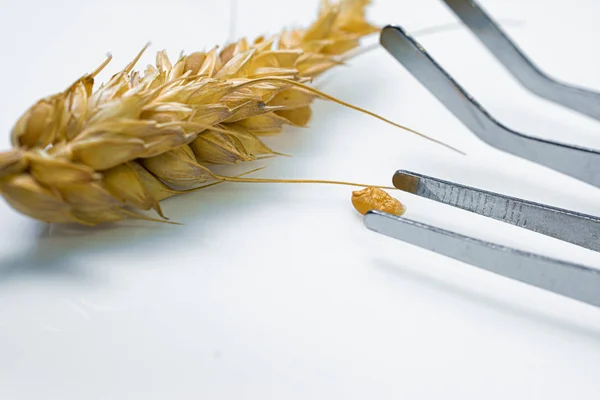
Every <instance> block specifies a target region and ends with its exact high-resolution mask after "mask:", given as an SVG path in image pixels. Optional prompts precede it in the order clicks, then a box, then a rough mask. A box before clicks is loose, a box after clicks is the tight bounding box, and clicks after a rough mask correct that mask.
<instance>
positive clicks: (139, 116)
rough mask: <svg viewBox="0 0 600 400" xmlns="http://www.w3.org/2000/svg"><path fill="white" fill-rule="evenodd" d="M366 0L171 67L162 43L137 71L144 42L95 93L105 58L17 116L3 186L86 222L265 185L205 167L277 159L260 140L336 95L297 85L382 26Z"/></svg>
mask: <svg viewBox="0 0 600 400" xmlns="http://www.w3.org/2000/svg"><path fill="white" fill-rule="evenodd" d="M368 3H369V0H340V1H338V2H336V3H330V2H329V1H324V2H323V5H322V8H321V10H320V13H319V17H318V18H317V20H316V21H315V22H314V23H313V24H312V25H310V26H309V27H308V28H307V29H305V30H291V31H284V32H283V33H281V34H278V35H275V36H273V37H259V38H257V39H256V40H254V41H253V42H251V43H250V42H248V41H247V40H246V39H242V40H240V41H238V42H235V43H231V44H229V45H228V46H226V47H224V48H223V49H222V50H220V51H218V49H217V48H214V49H212V50H210V51H208V52H195V53H191V54H189V55H182V56H181V57H180V58H179V59H178V60H177V61H176V62H175V63H174V64H173V63H171V61H170V60H169V58H168V57H167V55H166V53H165V52H164V51H161V52H158V53H157V55H156V66H148V67H147V68H146V70H145V71H144V72H143V73H142V72H138V71H134V67H135V65H136V63H137V62H138V60H139V58H140V56H141V55H142V52H143V51H144V50H146V48H144V49H143V50H142V52H140V54H138V55H137V56H136V58H135V59H134V60H133V61H132V62H131V63H129V64H128V65H127V66H126V67H125V68H124V69H123V70H122V71H120V72H118V73H117V74H115V75H113V76H112V77H111V78H110V80H109V81H108V82H107V83H106V84H104V85H102V86H101V87H99V88H98V89H96V90H94V89H93V86H94V78H95V76H96V75H97V74H98V73H99V72H100V71H102V70H103V69H104V68H105V67H106V66H107V64H108V62H109V61H110V57H109V58H108V59H107V60H106V61H105V62H103V63H102V65H100V66H99V67H98V68H97V69H96V70H95V71H93V72H92V73H90V74H87V75H84V76H83V77H81V78H80V79H78V80H77V81H75V82H74V83H73V84H72V85H71V86H69V87H68V88H67V89H66V90H64V91H62V92H60V93H57V94H55V95H52V96H49V97H46V98H44V99H42V100H39V101H38V102H37V103H36V104H34V105H33V106H32V107H31V108H30V109H29V110H27V111H26V112H25V113H24V114H23V115H22V116H21V118H20V119H19V120H18V121H17V123H16V124H15V126H14V129H13V131H12V135H11V138H12V144H13V149H12V150H9V151H7V152H4V153H0V193H1V194H2V196H3V197H4V198H5V199H6V201H7V202H8V203H9V204H10V205H11V206H12V207H13V208H15V209H16V210H18V211H19V212H21V213H24V214H26V215H28V216H30V217H32V218H35V219H38V220H42V221H46V222H76V223H81V224H87V225H95V224H98V223H102V222H110V221H118V220H122V219H126V218H139V219H147V220H155V219H154V218H150V217H147V216H146V215H145V214H143V213H141V211H147V210H151V209H154V210H155V211H156V212H157V213H158V215H159V216H161V217H162V218H165V216H164V214H163V212H162V210H161V208H160V205H159V202H160V201H161V200H164V199H166V198H168V197H171V196H173V195H176V194H179V193H185V192H189V191H191V190H195V188H197V187H198V186H200V187H204V186H206V185H211V184H214V183H215V182H225V181H229V182H233V181H235V182H268V181H271V180H264V179H263V180H261V179H250V178H242V177H239V176H238V177H225V176H220V175H217V174H215V173H213V172H212V171H211V169H210V167H211V166H212V165H215V164H237V163H241V162H247V161H252V160H256V159H258V158H261V157H265V156H273V155H279V154H280V153H277V152H275V151H273V150H272V149H270V148H269V147H268V146H266V145H265V144H264V143H263V142H262V141H261V139H260V136H262V135H270V134H276V133H279V132H281V130H282V128H283V126H284V125H294V126H305V125H306V124H307V123H308V121H309V119H310V117H311V108H310V106H311V104H312V102H313V101H314V100H315V98H317V97H321V98H327V99H330V100H335V101H337V100H336V99H333V98H331V97H330V96H327V95H325V94H323V93H321V92H319V91H317V90H315V89H313V88H311V87H309V86H307V85H306V83H308V82H310V81H311V79H312V78H314V77H316V76H317V75H319V74H321V73H323V72H324V71H327V70H329V69H330V68H333V67H335V66H337V65H339V64H340V63H342V62H343V57H344V55H347V54H349V52H351V51H352V50H355V49H356V48H358V46H359V40H360V39H361V38H362V37H364V36H365V35H369V34H372V33H375V32H377V31H378V30H379V29H378V28H377V27H375V26H373V25H371V24H370V23H368V22H367V21H366V20H365V7H366V6H367V5H368ZM340 103H342V104H345V103H343V102H340ZM345 105H347V106H350V107H353V108H355V109H358V110H360V111H363V112H367V111H366V110H362V109H359V108H356V107H354V106H351V105H348V104H345ZM367 113H369V112H367ZM370 114H371V115H373V116H376V117H378V118H381V117H379V116H377V115H375V114H372V113H370ZM384 120H385V119H384ZM385 121H386V122H390V123H391V121H387V120H385ZM397 126H399V125H397ZM406 129H408V128H406ZM413 132H414V131H413ZM414 133H416V132H414ZM281 181H284V180H281ZM286 182H298V181H290V180H287V181H286ZM304 182H321V181H304ZM338 183H339V182H338ZM361 186H364V185H361Z"/></svg>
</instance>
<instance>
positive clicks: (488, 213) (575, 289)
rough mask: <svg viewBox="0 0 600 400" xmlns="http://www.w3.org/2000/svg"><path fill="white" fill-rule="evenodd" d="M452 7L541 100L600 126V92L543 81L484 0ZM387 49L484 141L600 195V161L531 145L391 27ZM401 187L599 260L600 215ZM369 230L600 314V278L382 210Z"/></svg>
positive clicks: (407, 179)
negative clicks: (575, 247)
mask: <svg viewBox="0 0 600 400" xmlns="http://www.w3.org/2000/svg"><path fill="white" fill-rule="evenodd" d="M443 1H444V2H445V3H446V5H447V6H448V7H450V9H451V10H452V11H453V12H454V13H455V14H456V15H457V16H458V17H459V18H460V19H461V20H462V21H463V23H464V24H465V25H466V26H467V27H469V29H470V30H471V31H472V32H473V33H474V34H475V36H476V37H477V38H478V39H479V40H480V41H481V42H482V43H483V44H484V45H485V46H486V47H487V48H488V50H489V51H490V52H491V53H492V54H493V55H494V56H495V57H496V58H497V59H498V60H499V61H500V63H502V64H503V65H504V67H506V69H507V70H508V71H509V72H510V73H511V74H512V75H513V76H514V77H515V78H516V79H517V80H518V81H519V82H520V83H521V84H522V85H523V86H525V87H526V88H527V89H529V90H530V91H532V92H534V93H535V94H537V95H538V96H541V97H543V98H546V99H548V100H550V101H553V102H555V103H558V104H561V105H563V106H565V107H568V108H570V109H572V110H575V111H577V112H580V113H582V114H585V115H587V116H589V117H592V118H595V119H597V120H600V94H599V93H596V92H593V91H590V90H586V89H583V88H577V87H574V86H571V85H568V84H565V83H561V82H558V81H556V80H554V79H553V78H551V77H549V76H548V75H546V74H545V73H543V72H542V71H541V70H540V69H539V68H538V67H536V66H535V65H534V64H533V63H532V62H531V61H530V60H529V59H528V58H527V57H526V56H525V54H524V53H523V52H522V51H521V50H520V49H519V48H518V47H517V46H516V45H515V44H514V43H513V41H512V40H511V39H509V37H508V36H507V35H506V34H505V33H504V32H503V31H502V30H501V29H500V28H499V27H498V25H497V24H496V23H495V22H494V21H493V20H492V19H491V18H490V16H489V15H488V14H487V13H486V12H485V11H484V10H483V9H482V8H481V7H480V6H479V5H478V4H477V3H476V2H475V1H473V0H443ZM380 42H381V44H382V46H383V47H384V48H385V49H386V50H387V51H388V52H389V53H390V54H391V55H392V56H393V57H394V58H396V60H398V61H399V62H400V63H401V64H402V65H403V66H404V67H405V68H406V69H407V70H408V71H409V72H410V73H411V74H412V75H413V76H414V77H416V78H417V80H419V81H420V82H421V84H422V85H423V86H425V87H426V88H427V89H428V90H429V91H430V92H431V93H432V94H433V95H434V96H435V97H436V98H437V99H438V100H439V101H440V102H441V103H442V104H443V105H444V106H445V107H446V108H448V110H450V111H451V112H452V113H453V114H454V116H456V117H457V118H458V119H459V120H460V121H461V122H462V123H463V124H464V125H466V127H467V128H469V129H470V130H471V131H472V132H473V133H475V135H477V136H478V137H479V138H480V139H481V140H483V141H484V142H486V143H488V144H489V145H491V146H493V147H495V148H497V149H500V150H502V151H505V152H508V153H510V154H513V155H516V156H518V157H521V158H524V159H527V160H531V161H533V162H536V163H538V164H542V165H544V166H546V167H548V168H551V169H553V170H555V171H558V172H560V173H564V174H566V175H569V176H571V177H574V178H576V179H579V180H581V181H583V182H586V183H588V184H591V185H594V186H596V187H600V168H598V166H600V152H598V151H596V150H593V149H588V148H583V147H578V146H573V145H569V144H563V143H557V142H553V141H549V140H543V139H538V138H535V137H531V136H528V135H525V134H523V133H520V132H516V131H514V130H511V129H509V128H507V127H506V126H504V125H503V124H501V123H499V122H498V121H497V120H496V119H494V118H493V117H492V116H491V115H490V114H489V113H488V112H487V111H486V110H485V109H484V108H483V107H482V106H481V105H480V104H479V103H478V102H477V101H476V100H475V99H474V98H473V97H472V96H470V95H469V94H468V93H467V92H466V91H465V90H464V89H463V88H462V87H461V86H460V85H459V84H458V83H457V82H456V81H455V80H454V79H453V78H452V77H451V76H450V75H449V74H448V73H447V72H446V71H444V69H443V68H442V67H441V66H440V65H439V64H438V63H437V62H436V61H435V60H434V59H433V58H432V57H431V56H430V55H429V54H428V53H427V52H426V51H425V49H424V48H423V47H422V46H421V45H419V43H417V41H416V40H415V39H414V38H412V37H411V36H410V35H409V34H407V33H406V32H405V31H404V30H403V29H402V28H401V27H398V26H391V25H390V26H387V27H385V28H384V29H383V30H382V32H381V37H380ZM393 184H394V186H395V187H396V188H398V189H400V190H403V191H406V192H409V193H412V194H415V195H417V196H420V197H423V198H427V199H430V200H434V201H437V202H440V203H443V204H447V205H450V206H453V207H457V208H460V209H463V210H467V211H470V212H473V213H476V214H479V215H482V216H485V217H489V218H492V219H495V220H498V221H502V222H505V223H508V224H512V225H516V226H518V227H521V228H524V229H527V230H531V231H534V232H537V233H540V234H543V235H547V236H550V237H553V238H557V239H559V240H562V241H565V242H569V243H572V244H574V245H578V246H581V247H584V248H587V249H591V250H593V251H600V240H599V239H600V218H598V217H595V216H591V215H585V214H581V213H578V212H574V211H570V210H564V209H560V208H556V207H551V206H548V205H545V204H539V203H535V202H531V201H526V200H523V199H519V198H514V197H508V196H505V195H502V194H498V193H493V192H489V191H484V190H481V189H477V188H473V187H469V186H464V185H460V184H457V183H454V182H448V181H444V180H441V179H437V178H435V177H431V176H425V175H420V174H417V173H414V172H410V171H398V172H396V173H395V174H394V176H393ZM364 224H365V225H366V226H367V227H368V228H369V229H371V230H373V231H375V232H378V233H380V234H383V235H386V236H389V237H392V238H395V239H398V240H401V241H404V242H406V243H409V244H412V245H416V246H419V247H422V248H425V249H429V250H432V251H434V252H437V253H439V254H442V255H445V256H448V257H451V258H453V259H456V260H459V261H462V262H465V263H467V264H471V265H472V266H475V267H479V268H481V269H484V270H487V271H489V272H492V273H495V274H499V275H502V276H505V277H508V278H511V279H514V280H516V281H520V282H523V283H526V284H529V285H532V286H535V287H538V288H541V289H544V290H548V291H551V292H554V293H556V294H559V295H562V296H566V297H569V298H571V299H575V300H577V301H581V302H584V303H588V304H591V305H593V306H596V307H600V270H599V269H596V268H592V267H588V266H584V265H579V264H574V263H570V262H566V261H562V260H557V259H554V258H550V257H545V256H542V255H539V254H533V253H529V252H525V251H521V250H516V249H512V248H508V247H504V246H501V245H498V244H494V243H489V242H486V241H482V240H478V239H475V238H472V237H468V236H464V235H460V234H457V233H455V232H450V231H446V230H443V229H440V228H437V227H434V226H431V225H426V224H423V223H420V222H416V221H413V220H410V219H407V218H405V217H397V216H393V215H390V214H386V213H382V212H379V211H370V212H368V213H367V214H366V215H365V217H364Z"/></svg>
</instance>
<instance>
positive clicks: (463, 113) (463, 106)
mask: <svg viewBox="0 0 600 400" xmlns="http://www.w3.org/2000/svg"><path fill="white" fill-rule="evenodd" d="M381 44H382V45H383V47H385V48H386V49H387V50H388V51H389V52H390V54H391V55H392V56H393V57H394V58H395V59H396V60H398V61H399V62H400V63H401V64H402V65H404V67H405V68H406V69H407V70H408V71H409V72H410V73H411V74H412V75H413V76H414V77H415V78H417V79H418V80H419V82H421V84H422V85H423V86H425V87H426V88H427V89H428V90H429V91H430V92H431V93H432V94H433V95H434V96H435V97H436V98H437V99H438V100H439V101H440V102H441V103H442V104H443V105H444V106H445V107H446V108H447V109H448V110H450V111H451V112H452V113H453V114H454V116H456V117H457V118H458V119H459V120H460V121H461V122H462V123H463V124H464V125H465V126H466V127H467V128H469V129H470V130H471V131H472V132H473V133H475V134H476V135H477V136H478V137H479V138H480V139H481V140H483V141H484V142H486V143H488V144H490V145H491V146H494V147H496V148H497V149H499V150H503V151H506V152H508V153H511V154H514V155H516V156H518V157H522V158H525V159H528V160H531V161H533V162H536V163H538V164H542V165H544V166H546V167H549V168H552V169H554V170H556V171H559V172H562V173H564V174H566V175H569V176H572V177H575V178H577V179H580V180H582V181H584V182H587V183H589V184H592V185H594V186H597V187H600V170H599V169H598V168H597V166H598V165H600V153H598V152H596V151H594V150H591V149H586V148H581V147H575V146H569V145H564V144H561V143H556V142H551V141H548V140H542V139H537V138H532V137H529V136H526V135H523V134H522V133H518V132H515V131H513V130H511V129H509V128H507V127H505V126H504V125H502V124H500V123H499V122H498V121H496V120H495V119H494V118H493V117H492V116H491V115H490V114H489V113H488V112H487V111H486V110H485V109H484V108H483V107H482V106H481V105H480V104H479V103H478V102H477V101H476V100H475V99H474V98H473V97H471V96H470V95H469V94H468V93H467V92H466V91H465V90H464V89H463V88H462V87H461V86H460V85H459V84H458V83H456V81H455V80H454V79H453V78H452V77H451V76H450V75H449V74H448V73H447V72H446V71H445V70H444V69H443V68H442V67H441V66H440V65H439V64H438V63H437V62H436V61H435V60H434V59H433V58H432V57H431V56H429V54H428V53H427V52H426V51H425V49H423V48H422V47H421V46H420V45H419V44H418V43H417V42H416V40H415V39H413V38H412V37H411V36H410V35H408V34H407V33H406V32H405V31H404V30H403V29H402V28H400V27H397V26H387V27H385V28H384V29H383V31H382V33H381Z"/></svg>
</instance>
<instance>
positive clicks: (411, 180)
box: [392, 170, 420, 194]
mask: <svg viewBox="0 0 600 400" xmlns="http://www.w3.org/2000/svg"><path fill="white" fill-rule="evenodd" d="M392 183H393V185H394V187H395V188H396V189H399V190H402V191H403V192H408V193H413V194H414V193H416V192H417V189H418V188H419V183H420V178H419V177H418V176H417V175H415V174H414V173H413V172H410V171H405V170H398V171H396V173H395V174H394V177H393V178H392Z"/></svg>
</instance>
